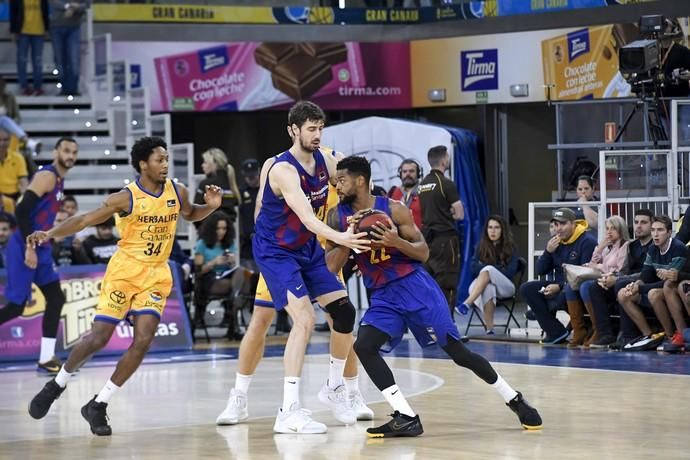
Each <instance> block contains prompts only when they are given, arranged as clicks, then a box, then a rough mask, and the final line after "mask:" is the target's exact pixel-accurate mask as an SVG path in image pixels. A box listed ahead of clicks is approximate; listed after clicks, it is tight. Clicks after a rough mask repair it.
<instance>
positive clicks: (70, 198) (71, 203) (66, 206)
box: [61, 195, 79, 217]
mask: <svg viewBox="0 0 690 460" xmlns="http://www.w3.org/2000/svg"><path fill="white" fill-rule="evenodd" d="M61 209H62V210H63V211H65V212H66V213H67V217H72V216H74V215H76V214H77V212H79V204H77V199H76V198H75V197H74V195H65V196H64V197H63V198H62V205H61Z"/></svg>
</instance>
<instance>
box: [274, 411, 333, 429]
mask: <svg viewBox="0 0 690 460" xmlns="http://www.w3.org/2000/svg"><path fill="white" fill-rule="evenodd" d="M273 431H274V432H275V433H288V434H322V433H326V432H327V431H328V428H326V425H324V424H323V423H319V422H317V421H316V420H313V419H312V418H311V411H310V410H307V409H302V408H301V407H299V405H298V404H297V403H295V404H293V405H292V407H290V410H289V411H286V412H283V409H282V408H281V409H278V416H277V417H276V422H275V423H274V424H273Z"/></svg>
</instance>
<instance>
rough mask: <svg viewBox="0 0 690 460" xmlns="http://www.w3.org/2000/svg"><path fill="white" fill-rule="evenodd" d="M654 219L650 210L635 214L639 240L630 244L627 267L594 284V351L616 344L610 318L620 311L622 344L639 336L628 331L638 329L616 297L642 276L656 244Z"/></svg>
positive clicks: (603, 276) (591, 294) (606, 275)
mask: <svg viewBox="0 0 690 460" xmlns="http://www.w3.org/2000/svg"><path fill="white" fill-rule="evenodd" d="M653 217H654V214H652V212H651V211H650V210H649V209H638V210H637V211H635V217H634V219H635V220H634V225H633V229H634V234H635V239H634V240H633V241H632V242H630V244H629V245H628V257H627V262H626V264H625V266H624V267H623V269H622V270H620V271H619V272H604V273H603V275H602V276H601V278H599V279H598V280H597V282H596V284H593V285H591V287H590V289H589V296H590V299H591V300H592V310H593V312H594V315H593V318H592V320H593V321H594V322H595V326H594V327H595V329H596V331H597V334H598V338H596V339H594V340H592V342H591V343H590V348H595V349H596V348H608V347H609V346H611V345H613V344H615V343H616V336H615V335H614V333H613V331H612V329H611V319H610V315H611V313H613V312H618V313H619V315H620V326H621V335H622V337H623V338H622V340H623V341H624V342H623V344H622V345H625V344H626V343H628V342H629V341H630V340H632V339H633V338H634V337H635V333H634V332H626V331H631V330H634V329H635V324H634V323H633V322H632V320H631V319H630V317H629V316H628V315H627V314H626V313H625V311H624V310H623V309H622V308H619V307H618V304H617V303H616V294H617V292H618V291H619V290H620V289H621V288H623V287H624V286H627V285H628V284H629V283H630V282H632V281H635V280H636V279H637V278H639V276H640V270H642V266H643V265H644V261H645V259H646V258H647V250H648V249H649V247H650V246H651V245H652V218H653ZM617 287H618V288H617ZM580 290H582V289H580Z"/></svg>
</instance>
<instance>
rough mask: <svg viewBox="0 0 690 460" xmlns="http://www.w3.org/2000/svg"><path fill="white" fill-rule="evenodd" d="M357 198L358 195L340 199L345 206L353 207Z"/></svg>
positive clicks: (345, 196)
mask: <svg viewBox="0 0 690 460" xmlns="http://www.w3.org/2000/svg"><path fill="white" fill-rule="evenodd" d="M355 198H357V195H355V194H352V195H343V196H342V197H341V198H340V202H341V203H343V204H347V205H351V204H352V203H354V202H355Z"/></svg>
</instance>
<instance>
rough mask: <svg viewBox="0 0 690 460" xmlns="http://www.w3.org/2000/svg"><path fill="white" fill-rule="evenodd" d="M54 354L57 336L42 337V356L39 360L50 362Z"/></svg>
mask: <svg viewBox="0 0 690 460" xmlns="http://www.w3.org/2000/svg"><path fill="white" fill-rule="evenodd" d="M53 356H55V338H49V337H41V356H40V357H39V358H38V362H39V363H45V362H48V361H50V358H52V357H53Z"/></svg>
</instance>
